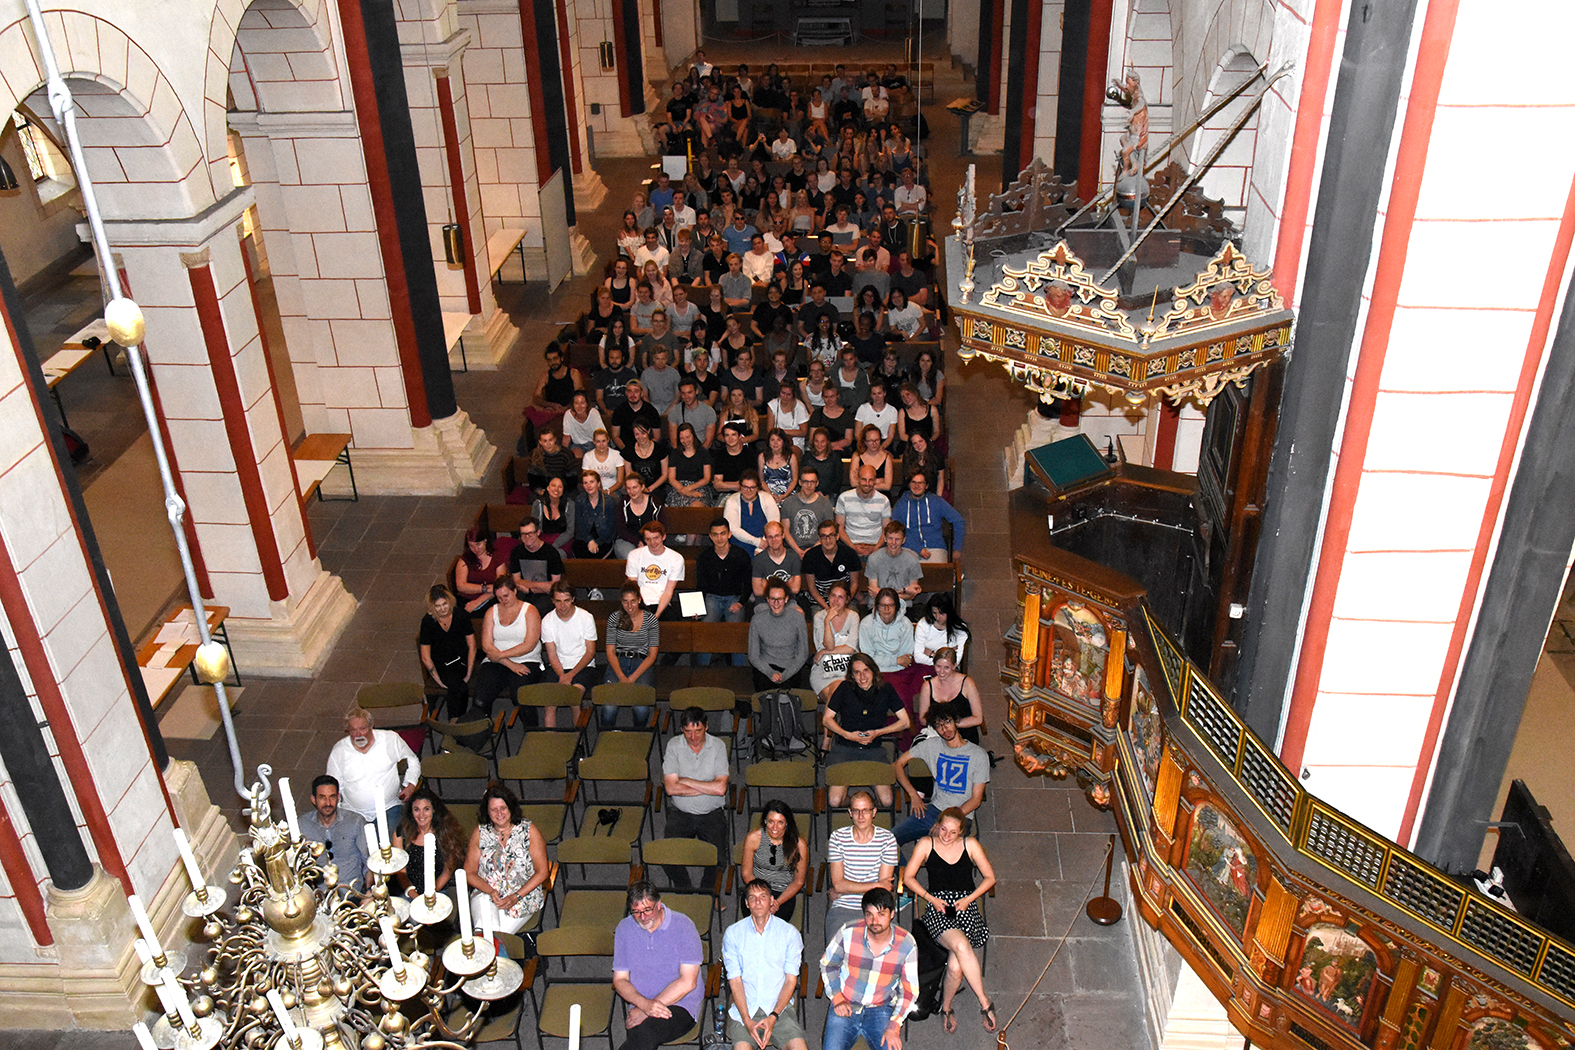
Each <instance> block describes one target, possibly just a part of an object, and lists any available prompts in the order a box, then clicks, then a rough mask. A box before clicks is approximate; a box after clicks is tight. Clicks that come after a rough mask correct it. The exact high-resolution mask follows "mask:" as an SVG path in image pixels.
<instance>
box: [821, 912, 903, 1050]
mask: <svg viewBox="0 0 1575 1050" xmlns="http://www.w3.org/2000/svg"><path fill="white" fill-rule="evenodd" d="M861 903H862V904H863V905H864V919H863V921H861V922H853V923H849V924H848V925H846V926H844V927H843V928H842V929H841V930H840V931H839V932H838V933H837V935H836V936H835V937H833V938H832V940H831V943H830V944H828V945H826V954H824V955H822V956H821V957H820V972H821V976H822V977H824V978H825V981H826V994H827V995H829V996H830V997H831V1009H830V1010H828V1011H827V1012H826V1030H825V1033H824V1034H823V1035H822V1037H821V1050H849V1048H850V1047H851V1046H852V1045H853V1044H854V1043H855V1042H857V1041H858V1038H859V1036H861V1035H862V1036H863V1037H864V1041H865V1042H866V1043H868V1044H869V1045H870V1046H871V1047H873V1048H876V1050H902V1022H903V1019H904V1018H906V1017H907V1016H908V1014H909V1013H911V1012H912V1011H913V1007H914V1003H915V1002H916V1000H917V999H918V994H919V949H918V946H917V945H916V944H915V942H914V940H913V935H912V934H910V933H909V932H908V931H907V930H904V929H903V928H902V927H900V926H897V925H895V924H894V922H893V919H894V918H895V917H896V912H897V899H896V898H895V897H894V896H892V892H891V891H890V890H888V889H886V888H884V887H877V888H875V889H872V890H869V891H867V892H866V893H865V894H864V897H863V900H862V901H861Z"/></svg>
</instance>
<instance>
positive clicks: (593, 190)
mask: <svg viewBox="0 0 1575 1050" xmlns="http://www.w3.org/2000/svg"><path fill="white" fill-rule="evenodd" d="M606 199H607V184H606V183H605V182H603V181H602V177H601V175H599V174H598V173H597V171H596V169H595V168H592V167H587V168H586V169H585V170H584V171H582V172H580V173H579V174H578V175H576V176H574V210H575V212H576V213H578V212H580V211H581V210H582V209H583V210H584V211H595V210H596V209H597V208H600V207H601V206H602V201H604V200H606ZM576 272H578V271H576Z"/></svg>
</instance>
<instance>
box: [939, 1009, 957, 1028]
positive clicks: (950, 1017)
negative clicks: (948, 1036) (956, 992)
mask: <svg viewBox="0 0 1575 1050" xmlns="http://www.w3.org/2000/svg"><path fill="white" fill-rule="evenodd" d="M941 1027H942V1028H944V1029H945V1030H946V1031H947V1032H948V1033H950V1032H955V1031H957V1015H956V1013H955V1012H953V1011H952V1010H950V1009H943V1010H941Z"/></svg>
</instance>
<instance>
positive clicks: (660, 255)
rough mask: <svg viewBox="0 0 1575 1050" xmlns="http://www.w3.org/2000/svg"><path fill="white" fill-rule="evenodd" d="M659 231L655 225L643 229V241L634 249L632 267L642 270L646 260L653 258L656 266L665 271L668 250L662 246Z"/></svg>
mask: <svg viewBox="0 0 1575 1050" xmlns="http://www.w3.org/2000/svg"><path fill="white" fill-rule="evenodd" d="M661 232H662V231H660V230H658V229H657V228H656V227H655V226H652V227H651V228H649V229H648V230H646V231H645V243H644V244H642V245H640V247H638V248H636V249H635V250H634V268H635V269H636V270H637V271H638V270H644V269H645V264H646V263H647V262H648V261H652V260H654V261H655V262H656V268H657V269H658V270H661V271H662V272H664V273H665V272H666V271H667V259H668V256H669V254H670V253H669V252H668V251H667V249H666V248H663V247H662V240H661Z"/></svg>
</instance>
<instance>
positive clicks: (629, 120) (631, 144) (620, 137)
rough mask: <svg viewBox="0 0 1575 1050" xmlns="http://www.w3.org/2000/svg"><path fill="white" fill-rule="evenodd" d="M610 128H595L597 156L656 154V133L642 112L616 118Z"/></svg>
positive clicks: (645, 155) (643, 155) (649, 155)
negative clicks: (634, 115) (633, 115)
mask: <svg viewBox="0 0 1575 1050" xmlns="http://www.w3.org/2000/svg"><path fill="white" fill-rule="evenodd" d="M616 119H617V123H615V124H614V125H613V126H612V127H610V128H605V129H602V128H598V129H597V130H596V155H597V156H598V157H651V156H655V155H656V135H655V134H654V133H653V132H652V131H651V122H650V121H649V120H647V119H646V117H645V115H644V114H643V113H642V114H641V115H639V116H637V117H625V118H616Z"/></svg>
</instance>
